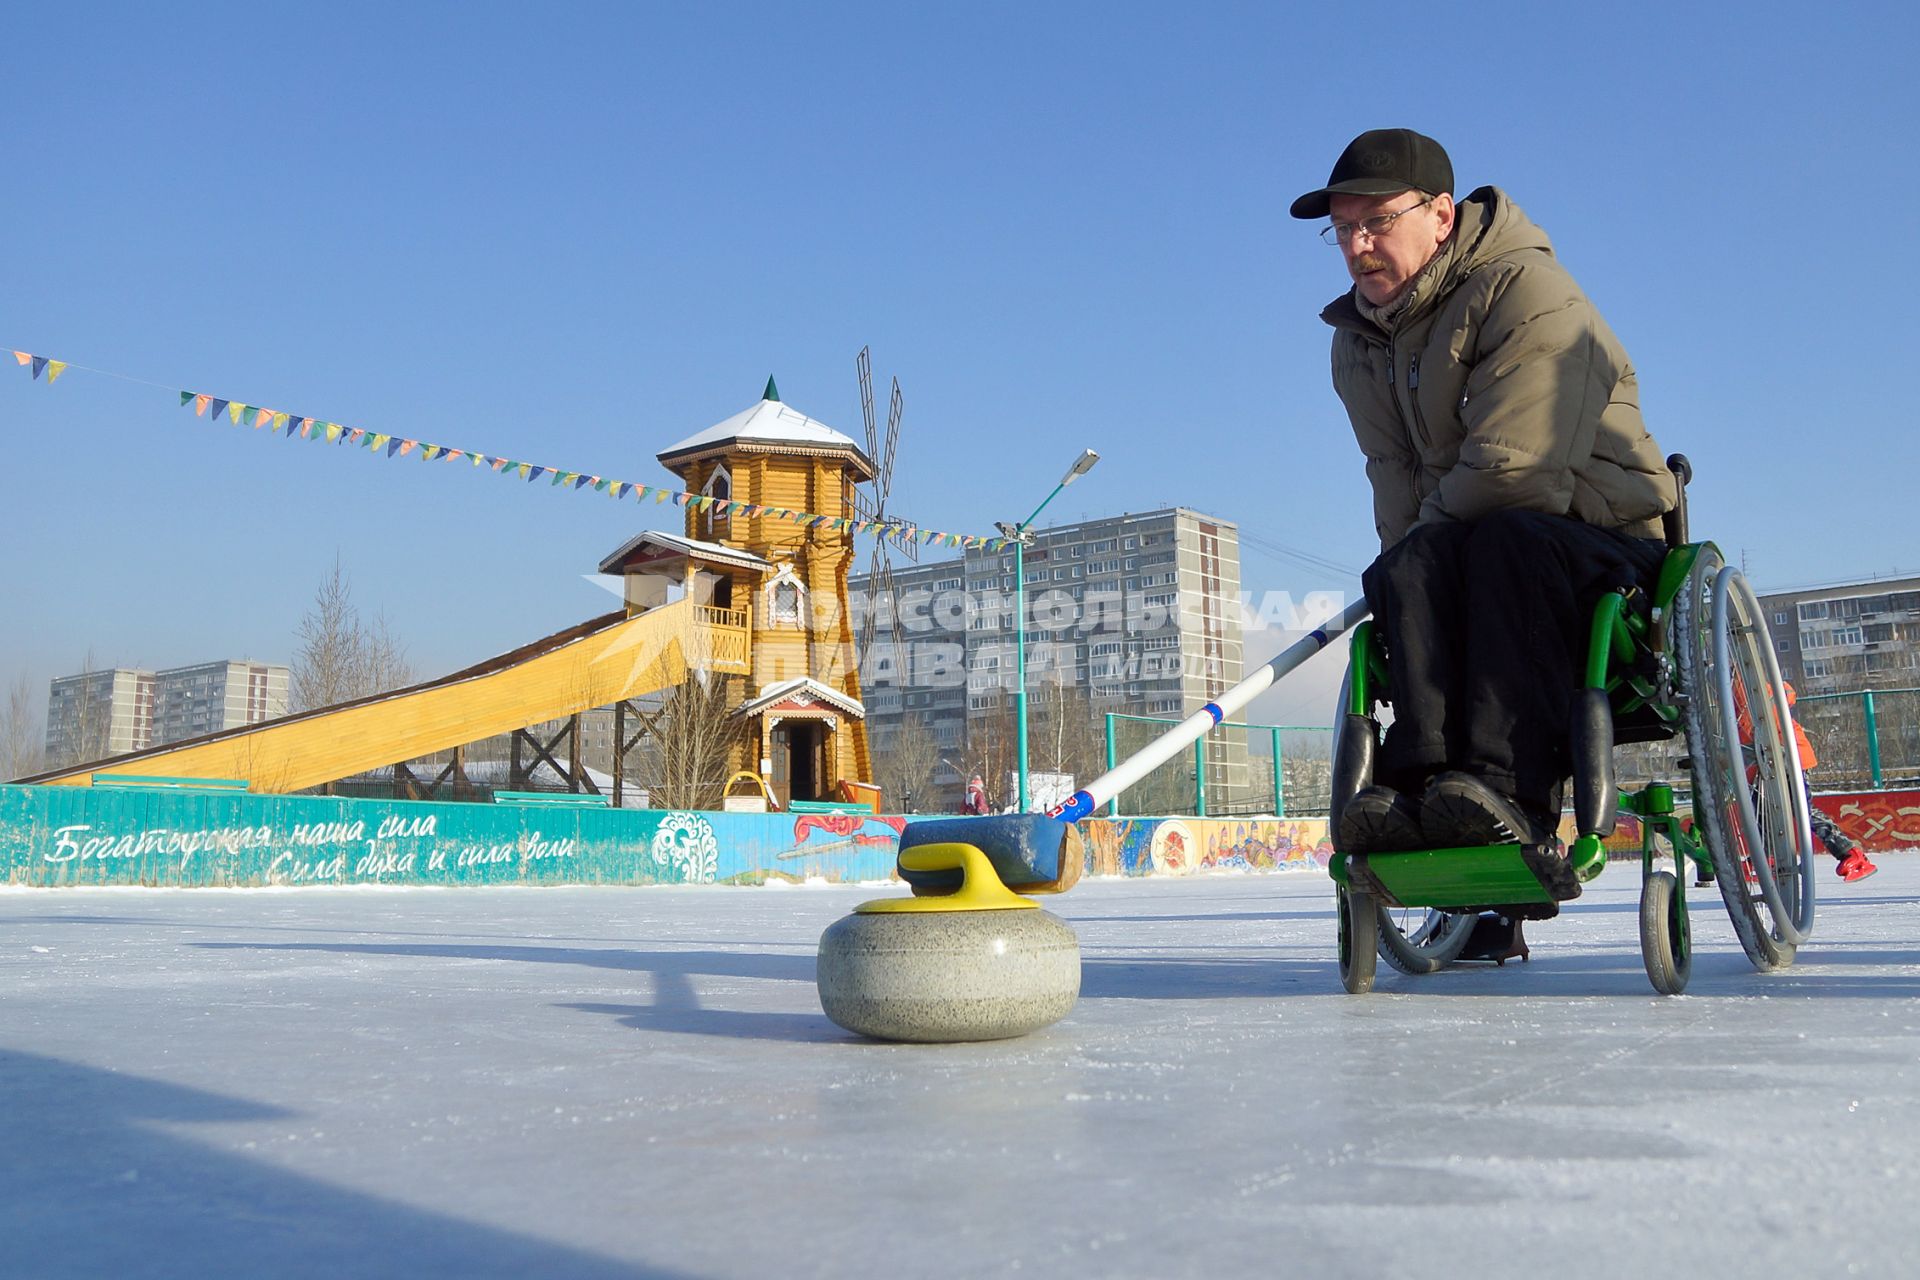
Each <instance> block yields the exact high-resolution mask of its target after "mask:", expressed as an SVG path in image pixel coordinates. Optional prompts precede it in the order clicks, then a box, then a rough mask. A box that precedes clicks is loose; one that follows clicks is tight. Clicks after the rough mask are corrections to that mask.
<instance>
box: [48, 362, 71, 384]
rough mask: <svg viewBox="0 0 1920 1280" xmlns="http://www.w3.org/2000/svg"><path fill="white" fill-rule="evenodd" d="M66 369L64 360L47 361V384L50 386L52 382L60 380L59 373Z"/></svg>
mask: <svg viewBox="0 0 1920 1280" xmlns="http://www.w3.org/2000/svg"><path fill="white" fill-rule="evenodd" d="M66 371H67V362H66V361H65V360H49V361H47V385H48V386H52V385H53V384H54V383H56V382H58V381H60V375H61V374H63V373H65V372H66Z"/></svg>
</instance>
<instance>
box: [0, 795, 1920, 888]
mask: <svg viewBox="0 0 1920 1280" xmlns="http://www.w3.org/2000/svg"><path fill="white" fill-rule="evenodd" d="M1816 802H1817V803H1818V804H1819V806H1820V807H1821V808H1822V809H1824V810H1826V811H1827V812H1828V813H1829V814H1831V815H1832V816H1833V817H1834V819H1835V820H1836V821H1838V822H1839V823H1840V825H1841V827H1842V828H1843V829H1844V830H1845V831H1846V832H1847V833H1848V834H1849V835H1850V836H1852V837H1853V838H1854V839H1856V840H1858V841H1859V842H1860V843H1861V844H1863V845H1865V846H1866V847H1867V848H1868V849H1869V850H1873V851H1876V852H1879V851H1885V850H1890V849H1911V848H1913V847H1915V846H1916V845H1920V791H1883V792H1864V793H1856V794H1846V795H1823V796H1819V797H1816ZM911 821H913V819H912V818H902V817H893V816H882V815H877V814H865V813H849V814H832V813H827V814H813V813H807V814H784V813H766V814H761V813H684V812H678V811H669V810H637V809H624V810H621V809H590V808H579V809H576V808H571V807H566V806H549V805H518V804H451V803H423V802H413V801H405V800H351V799H344V798H333V797H321V796H265V795H261V796H256V795H249V794H245V793H222V792H183V791H142V790H137V789H133V788H115V789H113V790H110V791H109V790H94V789H91V788H86V787H7V786H0V883H4V884H15V885H32V886H48V887H52V886H63V885H165V886H180V887H195V886H258V885H303V884H324V885H343V884H413V885H435V884H438V885H488V884H762V883H765V882H766V881H768V880H776V879H777V880H785V881H790V882H799V881H803V880H816V879H817V880H827V881H834V882H860V881H882V880H887V879H890V878H891V877H892V876H893V868H894V858H895V856H896V854H897V853H898V851H899V841H900V833H901V832H902V831H904V830H905V829H906V825H907V823H909V822H911ZM1082 829H1083V831H1084V832H1085V833H1086V840H1087V863H1086V867H1085V872H1086V874H1088V875H1108V876H1148V875H1175V876H1178V875H1189V874H1192V873H1194V872H1206V871H1279V870H1320V869H1323V868H1325V866H1326V864H1327V862H1328V860H1329V859H1330V858H1331V857H1332V855H1333V849H1332V846H1331V844H1330V843H1329V842H1328V839H1327V824H1326V820H1325V819H1324V818H1281V819H1273V818H1266V819H1231V818H1091V819H1088V820H1086V821H1085V822H1084V823H1083V824H1082ZM1562 834H1563V835H1564V836H1566V837H1567V838H1569V839H1570V838H1571V836H1572V832H1571V830H1570V822H1569V823H1568V824H1563V830H1562ZM1606 844H1607V849H1608V851H1609V853H1611V854H1613V855H1614V856H1615V857H1616V858H1618V859H1627V858H1631V857H1632V855H1634V854H1635V853H1637V852H1638V850H1639V847H1640V830H1639V823H1638V820H1637V819H1635V818H1633V817H1632V816H1631V815H1625V814H1623V815H1622V816H1621V818H1620V823H1619V826H1618V828H1617V829H1616V830H1615V832H1614V834H1613V835H1612V837H1610V838H1609V839H1608V840H1607V842H1606Z"/></svg>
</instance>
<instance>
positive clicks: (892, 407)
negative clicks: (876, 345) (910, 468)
mask: <svg viewBox="0 0 1920 1280" xmlns="http://www.w3.org/2000/svg"><path fill="white" fill-rule="evenodd" d="M904 403H905V402H904V401H902V400H901V398H900V379H898V378H895V379H894V380H893V396H892V398H891V401H890V402H889V404H888V405H887V457H886V461H884V462H882V463H881V464H880V495H881V497H882V498H884V497H885V496H886V494H887V492H888V491H889V490H890V489H892V488H893V451H894V450H895V449H896V448H898V447H899V444H900V412H901V409H902V407H903V406H904Z"/></svg>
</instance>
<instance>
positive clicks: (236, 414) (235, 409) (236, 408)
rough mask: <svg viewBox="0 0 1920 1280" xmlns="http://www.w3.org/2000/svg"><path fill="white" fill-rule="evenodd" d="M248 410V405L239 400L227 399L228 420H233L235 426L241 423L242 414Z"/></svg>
mask: <svg viewBox="0 0 1920 1280" xmlns="http://www.w3.org/2000/svg"><path fill="white" fill-rule="evenodd" d="M246 411H247V406H246V405H244V404H241V403H240V402H239V401H238V400H229V401H227V421H228V422H231V423H232V424H233V425H234V426H236V427H237V426H239V425H240V415H241V414H243V413H245V412H246Z"/></svg>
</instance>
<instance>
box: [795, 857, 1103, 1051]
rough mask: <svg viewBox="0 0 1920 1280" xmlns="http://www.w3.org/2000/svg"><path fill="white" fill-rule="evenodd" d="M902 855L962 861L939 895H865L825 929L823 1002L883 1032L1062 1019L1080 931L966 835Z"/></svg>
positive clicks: (959, 1034) (1019, 1031)
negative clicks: (996, 868)
mask: <svg viewBox="0 0 1920 1280" xmlns="http://www.w3.org/2000/svg"><path fill="white" fill-rule="evenodd" d="M900 857H901V864H902V866H903V867H904V866H907V865H909V863H911V864H914V869H917V870H937V869H940V868H942V867H953V866H960V867H962V869H963V870H964V872H965V882H964V883H963V885H962V886H961V888H960V889H958V890H956V891H955V892H953V893H950V894H947V895H944V896H939V897H914V898H886V899H881V900H879V901H877V902H868V903H863V904H862V905H861V906H860V907H858V908H856V909H855V911H854V914H852V915H850V916H847V917H846V918H845V919H843V920H840V921H838V922H837V923H835V924H834V925H833V926H832V927H831V928H829V929H828V930H827V931H826V932H825V933H824V934H822V935H821V937H820V956H819V964H818V968H817V971H816V973H817V981H818V985H819V989H820V1007H821V1008H822V1009H823V1010H825V1011H826V1015H827V1017H829V1018H831V1019H833V1021H834V1022H836V1023H838V1024H839V1025H840V1026H842V1027H845V1028H846V1029H847V1030H849V1031H852V1032H855V1033H856V1034H859V1035H863V1036H871V1037H873V1038H874V1039H877V1040H901V1041H909V1042H915V1043H946V1042H953V1041H964V1040H1004V1039H1007V1038H1008V1037H1011V1036H1020V1035H1025V1034H1027V1033H1028V1032H1030V1031H1038V1030H1039V1029H1040V1028H1041V1027H1044V1026H1047V1025H1048V1024H1050V1023H1053V1022H1057V1021H1059V1020H1060V1019H1061V1018H1063V1017H1065V1016H1066V1015H1067V1013H1068V1012H1069V1011H1070V1010H1071V1009H1072V1008H1073V1004H1074V1001H1075V1000H1076V999H1078V998H1079V995H1080V942H1079V939H1078V938H1076V937H1075V936H1074V933H1073V930H1072V929H1071V928H1070V927H1069V926H1068V925H1067V923H1066V922H1065V921H1064V920H1061V919H1060V918H1059V917H1058V916H1055V915H1052V914H1051V913H1049V912H1046V911H1042V910H1040V908H1039V906H1038V905H1037V904H1035V903H1034V902H1032V901H1030V900H1028V899H1026V898H1022V897H1020V896H1019V895H1018V894H1016V893H1013V892H1012V891H1010V890H1008V889H1007V888H1006V886H1004V885H1003V884H1001V883H1000V881H999V880H998V879H997V878H996V877H995V876H994V874H993V869H992V867H991V865H990V864H989V863H988V861H987V859H986V856H985V855H984V854H982V853H981V852H980V851H979V850H978V849H976V848H974V847H972V846H970V845H959V844H941V845H924V846H921V847H919V848H915V849H912V850H908V851H903V852H902V853H901V855H900Z"/></svg>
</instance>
